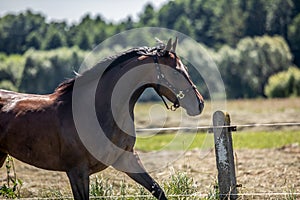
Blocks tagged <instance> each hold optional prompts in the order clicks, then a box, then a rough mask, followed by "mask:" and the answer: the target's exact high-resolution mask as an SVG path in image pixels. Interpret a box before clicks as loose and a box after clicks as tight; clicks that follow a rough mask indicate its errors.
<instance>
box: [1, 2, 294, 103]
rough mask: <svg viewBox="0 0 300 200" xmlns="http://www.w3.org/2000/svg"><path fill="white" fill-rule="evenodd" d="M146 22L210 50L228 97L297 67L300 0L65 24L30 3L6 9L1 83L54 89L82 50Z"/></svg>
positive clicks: (197, 6) (175, 7) (175, 6)
mask: <svg viewBox="0 0 300 200" xmlns="http://www.w3.org/2000/svg"><path fill="white" fill-rule="evenodd" d="M145 26H153V27H165V28H169V29H173V30H178V31H180V32H182V33H185V34H186V35H188V36H190V37H192V38H194V39H195V40H196V41H198V42H199V43H202V44H203V45H204V46H206V47H207V48H208V49H211V52H210V53H211V55H213V56H212V57H213V59H214V60H215V62H216V63H217V64H218V66H219V68H220V69H219V70H220V72H221V74H222V78H223V80H224V83H225V87H226V90H227V94H228V96H229V97H230V98H250V97H257V96H272V95H270V89H268V92H266V89H265V87H266V86H267V85H268V84H274V81H273V82H272V81H271V82H269V78H270V77H271V76H274V75H275V74H276V73H278V72H281V71H284V70H288V69H289V68H290V67H293V66H300V49H299V48H300V2H299V1H298V0H269V1H264V0H250V1H249V0H210V1H207V0H176V1H170V2H168V3H166V4H165V5H163V6H162V7H161V8H160V9H159V10H155V9H154V7H153V6H152V5H151V4H147V5H146V6H145V7H144V10H143V11H142V12H141V14H140V15H139V19H138V21H136V22H135V21H133V20H132V18H131V17H128V18H126V19H125V20H123V21H121V22H119V23H111V22H108V21H105V20H104V19H103V17H102V16H101V15H98V16H95V17H91V16H90V15H88V14H87V15H86V16H84V17H83V18H82V19H81V21H80V22H79V23H75V24H71V25H70V24H68V23H67V22H64V21H61V22H55V21H52V22H47V21H46V18H45V16H43V15H42V14H40V13H35V12H34V11H30V10H28V11H26V12H24V13H20V14H17V15H14V14H8V15H6V16H3V17H1V18H0V41H1V42H0V52H2V53H1V54H0V61H1V63H0V86H1V88H6V89H12V90H17V91H22V92H34V93H48V92H51V91H52V90H53V88H54V87H55V86H56V85H57V84H58V83H59V82H60V81H62V80H63V79H64V78H66V77H72V76H73V74H72V72H73V70H74V68H76V67H78V66H79V65H80V63H81V61H82V60H83V58H84V56H85V55H86V54H87V50H91V49H92V48H93V47H95V46H96V45H97V44H99V43H101V42H102V41H104V40H105V39H106V38H108V37H110V36H113V35H115V34H117V33H120V32H122V31H125V30H129V29H132V28H138V27H145ZM128 45H130V44H128ZM189 51H192V49H190V50H187V52H189ZM66 54H67V55H68V56H66ZM296 69H297V67H296ZM287 73H288V72H287ZM289 74H291V73H290V72H289ZM273 79H274V78H273ZM292 79H295V80H296V79H297V77H296V78H295V77H294V78H292ZM278 80H279V79H278ZM197 82H199V84H201V81H197ZM275 82H276V81H275ZM277 82H278V81H277ZM279 82H280V81H279ZM54 85H55V86H54ZM287 85H288V84H287ZM203 87H205V86H203ZM287 87H288V86H287ZM269 88H270V87H269ZM273 88H276V87H273ZM294 90H297V89H294ZM299 93H300V92H299ZM293 95H297V92H294V93H293ZM272 97H273V96H272Z"/></svg>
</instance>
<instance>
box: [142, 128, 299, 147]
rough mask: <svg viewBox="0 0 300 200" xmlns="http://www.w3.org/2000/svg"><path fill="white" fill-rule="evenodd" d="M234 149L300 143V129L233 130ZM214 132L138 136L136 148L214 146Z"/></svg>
mask: <svg viewBox="0 0 300 200" xmlns="http://www.w3.org/2000/svg"><path fill="white" fill-rule="evenodd" d="M232 135H233V147H234V149H264V148H278V147H282V146H284V145H289V144H293V143H298V144H300V131H259V132H257V131H255V132H233V134H232ZM213 144H214V143H213V135H212V134H205V133H199V134H191V133H186V134H178V133H176V134H174V133H173V134H172V133H167V134H160V135H154V136H151V137H138V138H137V143H136V149H138V150H142V151H158V150H186V149H189V150H191V149H195V148H198V149H207V148H209V147H213Z"/></svg>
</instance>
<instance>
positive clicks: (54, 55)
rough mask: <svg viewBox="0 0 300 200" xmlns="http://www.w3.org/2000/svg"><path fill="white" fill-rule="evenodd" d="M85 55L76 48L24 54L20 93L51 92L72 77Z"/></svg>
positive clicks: (33, 51)
mask: <svg viewBox="0 0 300 200" xmlns="http://www.w3.org/2000/svg"><path fill="white" fill-rule="evenodd" d="M85 55H86V53H85V52H83V51H81V50H79V49H78V48H71V49H67V48H59V49H55V50H51V51H35V50H30V51H28V52H26V54H25V59H26V61H25V66H24V72H23V77H22V80H21V84H20V88H19V89H20V91H22V92H27V93H39V94H47V93H51V92H53V90H54V89H55V88H56V87H57V86H58V85H59V83H61V82H62V81H64V80H65V79H66V78H71V77H73V76H74V71H76V70H77V69H78V67H79V66H80V65H81V62H82V61H83V58H84V56H85Z"/></svg>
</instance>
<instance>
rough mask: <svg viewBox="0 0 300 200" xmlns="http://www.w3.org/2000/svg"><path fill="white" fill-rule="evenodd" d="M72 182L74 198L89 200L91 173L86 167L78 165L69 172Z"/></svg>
mask: <svg viewBox="0 0 300 200" xmlns="http://www.w3.org/2000/svg"><path fill="white" fill-rule="evenodd" d="M67 175H68V178H69V180H70V183H71V188H72V192H73V196H74V199H76V200H88V199H89V182H90V181H89V174H88V171H87V170H86V169H83V168H80V167H78V168H77V167H76V168H73V169H71V170H69V171H68V172H67Z"/></svg>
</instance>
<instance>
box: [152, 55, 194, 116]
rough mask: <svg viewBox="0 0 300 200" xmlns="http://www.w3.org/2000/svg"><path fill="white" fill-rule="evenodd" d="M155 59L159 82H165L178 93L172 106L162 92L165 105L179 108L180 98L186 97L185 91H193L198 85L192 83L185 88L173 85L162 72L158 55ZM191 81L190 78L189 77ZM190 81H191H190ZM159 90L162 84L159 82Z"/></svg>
mask: <svg viewBox="0 0 300 200" xmlns="http://www.w3.org/2000/svg"><path fill="white" fill-rule="evenodd" d="M153 61H154V63H155V68H156V71H157V80H158V83H163V84H165V85H166V86H168V88H169V89H171V90H172V91H173V92H174V93H175V94H176V97H177V99H176V102H175V103H173V105H172V106H171V107H169V106H168V104H167V103H166V101H165V99H164V97H163V96H162V95H160V94H158V95H159V96H160V97H161V99H162V100H163V102H164V104H165V106H166V108H167V109H169V110H173V111H174V110H176V109H177V108H179V99H183V98H184V97H185V93H188V92H189V91H191V89H196V86H195V85H194V84H193V83H191V84H192V86H191V87H189V88H187V89H184V90H178V89H177V88H176V87H175V86H174V85H172V84H171V83H170V82H169V81H168V80H167V79H166V78H165V75H164V74H163V73H162V71H161V69H160V65H159V63H158V58H157V55H155V56H153ZM188 81H189V79H188ZM189 82H190V81H189ZM157 87H158V88H157V89H158V90H159V88H160V84H158V86H157Z"/></svg>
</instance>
